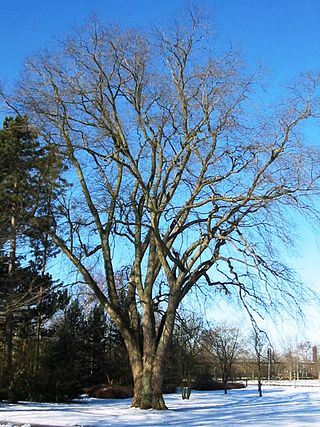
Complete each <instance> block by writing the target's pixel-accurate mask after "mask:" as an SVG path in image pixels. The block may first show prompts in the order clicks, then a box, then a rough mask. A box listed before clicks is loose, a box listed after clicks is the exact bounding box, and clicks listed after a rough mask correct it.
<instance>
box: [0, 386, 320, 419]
mask: <svg viewBox="0 0 320 427" xmlns="http://www.w3.org/2000/svg"><path fill="white" fill-rule="evenodd" d="M317 384H318V385H319V383H317ZM313 385H314V384H313ZM165 400H166V403H167V406H168V407H169V411H154V410H147V411H142V410H140V409H137V408H130V399H125V400H104V399H84V400H83V402H82V403H70V404H48V403H46V404H44V403H29V402H25V403H20V404H0V427H1V426H2V425H6V426H7V427H8V425H9V426H10V427H15V424H18V425H19V427H21V423H30V424H43V425H51V426H53V425H54V426H64V427H67V426H81V427H98V426H99V427H102V426H118V427H120V426H121V427H123V426H125V427H129V426H130V427H138V426H163V425H171V426H176V427H177V426H198V427H199V426H208V425H217V426H219V427H227V426H228V427H230V426H257V425H259V426H271V425H273V426H290V427H291V426H296V427H298V426H299V427H300V426H309V425H313V426H319V425H320V421H319V420H320V387H308V386H306V385H305V386H304V387H290V386H264V387H263V397H262V398H259V397H258V395H257V390H256V387H254V386H251V385H250V386H249V387H248V388H246V389H242V390H231V391H229V392H228V394H227V395H224V394H223V392H222V391H211V392H201V391H193V392H192V394H191V398H190V400H181V397H180V395H179V394H174V395H166V396H165ZM5 423H11V424H5ZM23 427H29V425H28V424H25V425H24V426H23Z"/></svg>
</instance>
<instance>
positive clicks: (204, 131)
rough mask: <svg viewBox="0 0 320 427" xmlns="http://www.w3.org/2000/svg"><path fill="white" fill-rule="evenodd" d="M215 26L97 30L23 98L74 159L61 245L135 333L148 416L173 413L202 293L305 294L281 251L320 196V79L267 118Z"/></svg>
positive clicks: (41, 66) (45, 133)
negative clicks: (195, 302)
mask: <svg viewBox="0 0 320 427" xmlns="http://www.w3.org/2000/svg"><path fill="white" fill-rule="evenodd" d="M203 28H205V26H204V25H203V23H202V22H201V20H200V19H199V18H198V16H197V14H195V13H192V14H191V18H189V19H186V20H183V24H179V23H177V24H175V25H172V26H171V27H170V29H169V30H167V31H166V32H164V31H160V30H159V31H156V32H153V33H152V34H150V33H145V32H143V31H135V30H128V31H123V30H122V29H121V28H112V27H111V26H109V25H108V26H105V25H103V24H101V23H100V22H97V21H96V20H93V21H91V22H90V23H89V24H88V25H86V26H85V27H84V28H82V29H81V30H80V31H79V32H78V33H77V32H76V33H74V35H73V36H72V37H70V38H68V39H67V40H66V41H65V42H63V43H62V45H61V46H58V47H57V48H56V49H53V50H52V51H49V52H44V53H42V54H41V55H38V56H35V57H33V58H30V59H29V60H28V61H27V62H26V65H25V69H24V71H23V74H22V79H21V81H20V83H19V84H18V87H17V90H16V93H15V95H14V96H15V105H17V108H20V109H22V110H23V111H26V112H27V113H28V114H29V116H30V120H32V122H33V123H34V125H36V126H37V127H38V129H39V130H40V132H41V134H42V137H43V138H44V139H45V140H47V142H48V144H55V145H57V146H58V147H59V148H60V151H61V152H62V153H63V154H64V155H65V158H66V159H67V162H68V166H69V172H68V173H67V176H68V178H69V180H70V181H72V182H73V189H72V191H70V193H69V199H68V200H61V204H60V206H59V209H58V210H57V211H56V213H54V212H53V213H52V215H53V216H54V220H55V226H54V227H52V229H51V235H52V238H53V239H54V241H55V243H56V245H57V246H58V247H59V248H60V249H61V250H62V251H63V252H64V254H65V255H66V256H67V257H68V258H69V260H70V261H71V262H72V263H73V265H74V266H75V268H76V270H77V271H78V272H79V273H81V275H82V277H83V280H84V282H85V283H86V284H87V285H88V286H89V287H90V288H91V289H92V291H93V292H94V294H95V295H96V297H97V299H98V300H99V301H100V302H101V304H102V305H103V306H104V307H105V309H106V311H107V312H108V313H109V315H110V317H111V318H112V319H113V321H114V322H115V323H116V325H117V326H118V328H119V329H120V331H121V334H122V336H123V339H124V342H125V345H126V348H127V350H128V354H129V359H130V364H131V368H132V374H133V380H134V398H133V402H132V405H133V406H137V407H140V408H150V407H152V408H158V409H163V408H165V403H164V400H163V398H162V379H163V366H164V363H165V357H166V351H167V349H168V346H169V343H170V339H171V335H172V331H173V327H174V321H175V316H176V311H177V308H178V307H179V304H180V302H181V301H182V300H183V299H184V298H185V296H186V295H188V294H189V293H190V291H191V290H192V289H194V288H195V287H196V286H197V287H202V288H203V289H208V288H209V287H214V288H215V289H218V290H222V291H224V292H225V293H227V294H229V293H234V294H235V295H237V296H238V298H239V299H240V300H241V301H242V302H243V304H244V306H245V308H246V309H247V310H249V311H251V313H252V310H255V309H256V310H258V308H257V307H258V306H259V305H260V307H264V308H268V305H269V304H270V302H272V303H274V302H275V301H276V300H277V299H279V297H284V299H285V298H286V297H290V296H294V284H295V283H296V282H295V278H294V275H293V273H292V272H291V271H290V270H289V269H288V268H286V267H285V266H284V265H283V264H282V263H281V262H280V261H279V257H278V254H277V252H276V250H275V247H276V243H279V241H283V242H288V241H290V236H291V234H290V232H289V231H288V229H289V228H288V225H289V224H288V222H287V220H286V218H287V216H286V215H287V213H288V212H291V211H292V209H298V210H302V211H304V210H308V209H309V211H311V210H310V206H312V205H311V204H310V203H312V202H310V200H312V199H310V198H309V196H314V195H315V194H318V189H319V188H318V177H319V161H318V159H319V153H318V151H316V150H315V149H314V148H313V147H311V146H307V147H306V146H305V145H304V144H303V140H302V139H301V137H300V133H299V129H300V126H301V125H303V123H304V122H305V121H306V120H307V119H309V118H312V117H313V116H314V115H315V114H316V113H317V111H318V110H317V108H318V98H317V90H318V89H317V88H318V80H319V78H314V77H312V76H309V77H305V78H303V79H302V80H301V82H300V83H301V84H298V83H296V84H295V85H294V86H292V87H291V89H290V95H289V96H288V99H287V100H286V101H285V100H282V101H281V103H280V104H279V105H278V106H273V107H272V108H271V109H270V110H268V111H267V110H266V109H259V108H258V105H257V99H258V97H255V95H254V93H253V90H254V87H255V86H254V85H255V79H254V77H252V76H246V75H245V73H244V72H243V67H242V65H241V61H240V59H239V57H238V55H237V54H235V53H234V52H228V53H226V54H223V55H221V56H220V57H218V55H217V54H214V53H213V52H212V49H211V40H209V33H206V32H205V30H203ZM313 212H314V210H313ZM124 265H125V266H127V267H128V275H127V278H126V281H125V282H124V284H123V287H121V289H119V287H117V283H116V272H117V270H118V269H119V268H120V267H122V266H124Z"/></svg>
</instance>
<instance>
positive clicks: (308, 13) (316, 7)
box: [0, 0, 320, 341]
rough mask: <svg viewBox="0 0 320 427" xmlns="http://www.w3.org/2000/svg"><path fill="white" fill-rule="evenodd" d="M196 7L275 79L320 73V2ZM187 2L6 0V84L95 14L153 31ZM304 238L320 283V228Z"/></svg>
mask: <svg viewBox="0 0 320 427" xmlns="http://www.w3.org/2000/svg"><path fill="white" fill-rule="evenodd" d="M194 3H195V4H199V5H203V6H205V7H206V9H207V10H208V11H209V12H210V13H211V14H212V17H213V20H214V24H215V27H216V30H217V32H218V33H219V39H221V40H224V42H225V43H228V44H229V43H230V44H231V45H232V46H233V47H235V48H239V49H240V50H241V51H242V52H243V55H244V57H245V58H246V59H247V60H248V62H249V63H250V64H251V65H252V64H255V63H258V62H261V63H263V64H264V65H266V66H267V67H268V68H269V70H270V72H271V76H272V77H271V79H272V81H273V82H274V81H276V82H280V81H281V82H283V81H286V80H290V79H291V78H292V77H294V76H295V75H297V74H298V73H300V72H302V71H306V70H307V71H309V70H313V71H316V70H318V71H319V72H320V0H303V1H302V0H203V1H194ZM187 5H188V1H182V0H161V1H152V0H64V1H62V0H10V1H3V2H1V18H2V19H1V25H0V51H1V59H0V80H4V81H7V82H8V83H10V82H12V81H13V80H14V78H15V77H16V76H17V74H18V71H19V69H20V67H21V64H22V61H23V59H24V58H25V57H26V56H28V55H30V54H33V53H35V52H37V51H38V50H39V49H41V48H43V47H44V46H46V45H47V44H50V40H52V39H53V37H55V36H58V37H61V36H63V35H64V34H68V33H69V32H70V27H72V26H73V25H78V24H81V23H83V22H84V21H85V19H86V17H88V16H89V15H91V14H93V13H97V14H98V15H99V16H100V17H102V18H103V19H104V20H106V21H108V20H110V21H112V22H119V23H120V24H123V25H125V26H137V25H138V26H148V25H150V24H153V23H154V22H155V21H157V20H158V19H160V18H162V17H164V18H165V17H166V16H168V15H169V16H170V15H172V14H173V13H174V12H175V11H176V10H177V9H180V10H181V8H183V6H187ZM314 136H315V137H317V135H316V134H315V135H314ZM319 142H320V141H319ZM301 234H302V237H303V239H302V240H301V245H300V247H301V251H302V252H303V253H304V257H302V258H301V259H296V258H295V259H294V263H295V264H296V266H298V268H299V269H301V271H302V274H303V275H304V276H305V277H306V278H307V279H308V280H310V281H312V282H313V283H314V284H315V285H316V284H317V283H318V284H319V282H320V280H319V279H318V278H320V250H319V248H318V247H317V242H316V240H315V239H314V230H312V229H311V228H308V227H302V233H301ZM319 289H320V286H319ZM318 341H320V338H319V339H318Z"/></svg>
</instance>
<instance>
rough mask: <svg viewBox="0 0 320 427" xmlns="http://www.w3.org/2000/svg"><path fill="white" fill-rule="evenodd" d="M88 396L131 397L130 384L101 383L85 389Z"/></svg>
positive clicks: (105, 397)
mask: <svg viewBox="0 0 320 427" xmlns="http://www.w3.org/2000/svg"><path fill="white" fill-rule="evenodd" d="M85 391H86V393H87V394H88V395H89V396H90V397H96V398H99V399H127V398H129V397H133V388H132V386H123V385H101V386H97V387H92V388H89V389H86V390H85Z"/></svg>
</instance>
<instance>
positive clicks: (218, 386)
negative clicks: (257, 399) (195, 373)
mask: <svg viewBox="0 0 320 427" xmlns="http://www.w3.org/2000/svg"><path fill="white" fill-rule="evenodd" d="M240 388H246V386H245V384H244V383H238V382H228V384H227V389H228V390H231V389H240ZM192 389H193V390H203V391H210V390H224V385H223V383H222V382H220V381H199V382H195V383H194V384H193V385H192Z"/></svg>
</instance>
